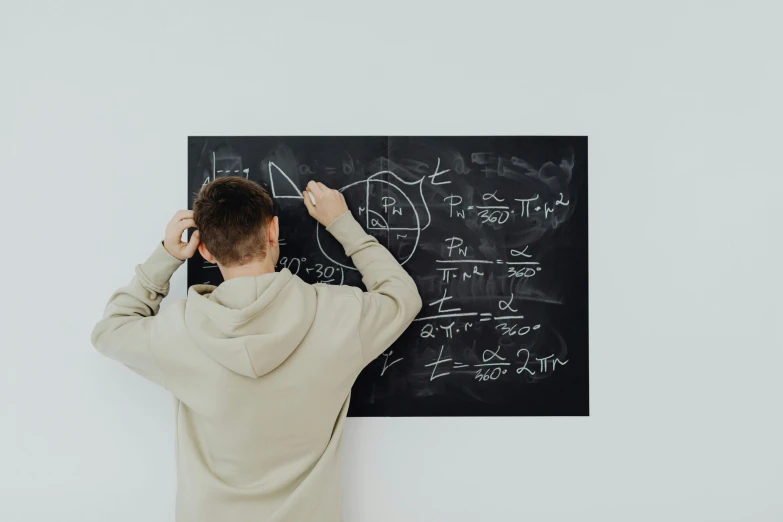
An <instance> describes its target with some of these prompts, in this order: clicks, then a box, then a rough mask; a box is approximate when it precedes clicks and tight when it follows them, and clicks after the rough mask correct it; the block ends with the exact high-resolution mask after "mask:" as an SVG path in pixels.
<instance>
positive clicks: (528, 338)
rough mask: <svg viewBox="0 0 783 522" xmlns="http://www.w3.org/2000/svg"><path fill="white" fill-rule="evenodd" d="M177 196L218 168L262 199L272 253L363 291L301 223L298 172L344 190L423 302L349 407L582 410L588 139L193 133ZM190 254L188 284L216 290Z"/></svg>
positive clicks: (323, 236)
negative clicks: (265, 198)
mask: <svg viewBox="0 0 783 522" xmlns="http://www.w3.org/2000/svg"><path fill="white" fill-rule="evenodd" d="M188 171H189V173H188V196H189V199H190V202H191V203H192V201H193V197H194V196H195V194H196V193H198V191H199V189H200V188H201V187H202V186H203V185H204V184H206V183H209V182H210V181H212V180H214V179H215V178H218V177H221V176H245V177H247V178H249V179H251V180H253V181H256V182H257V183H260V184H262V185H263V186H265V187H266V188H267V189H268V190H269V191H270V192H271V193H272V195H273V197H274V199H275V202H276V205H277V212H278V215H279V216H280V228H281V234H280V237H281V258H280V263H279V267H278V268H280V267H288V268H289V269H290V270H291V271H292V272H293V273H295V274H298V275H299V277H301V278H302V279H304V280H305V281H307V282H310V283H315V282H328V283H332V284H346V285H354V286H359V287H361V278H360V276H359V273H358V272H357V271H356V270H355V269H354V268H353V265H352V264H351V261H350V259H348V258H346V257H345V255H344V253H343V251H342V248H341V247H340V246H339V244H338V243H337V242H336V241H335V240H334V239H333V238H332V237H330V236H329V234H328V233H326V232H325V231H324V230H323V228H322V227H320V226H317V224H316V222H315V221H314V220H313V219H312V218H310V217H309V216H308V214H307V212H306V210H305V207H304V205H303V203H302V200H301V198H302V196H301V190H302V189H303V188H304V187H305V185H306V184H307V182H308V181H309V180H311V179H316V180H318V181H322V182H323V183H325V184H327V185H328V186H330V187H332V188H337V189H340V190H342V191H343V194H344V195H345V198H346V200H347V201H348V205H349V207H350V208H351V210H352V212H353V213H354V215H355V216H356V218H357V219H358V220H359V222H360V223H361V224H362V225H363V226H364V227H365V228H366V229H367V230H368V232H369V233H371V234H373V235H374V236H375V237H377V238H378V240H379V241H380V242H381V243H382V244H383V245H385V246H387V247H388V248H389V250H390V251H391V252H392V253H393V254H394V255H395V256H396V257H397V259H399V260H400V262H401V263H403V266H404V267H405V268H406V270H408V272H409V273H410V274H411V276H413V278H414V280H415V281H416V284H417V285H418V287H419V290H420V292H421V295H422V298H423V301H424V308H423V309H422V311H421V313H420V314H419V317H418V318H417V319H416V321H415V322H414V323H413V325H412V326H411V327H410V328H409V329H408V330H407V331H406V332H405V334H403V336H402V337H401V338H400V339H399V340H398V341H397V342H396V343H395V344H394V345H393V346H392V347H391V348H390V349H389V350H387V351H386V352H385V353H384V354H383V355H382V356H381V357H379V358H378V359H377V360H375V361H374V362H372V363H371V364H370V365H369V366H368V367H367V368H366V369H365V370H364V371H363V372H362V374H361V375H360V376H359V378H358V380H357V381H356V384H355V385H354V388H353V393H352V397H351V407H350V410H349V414H350V415H353V416H477V415H478V416H480V415H492V416H500V415H588V411H589V394H588V269H587V138H586V137H573V136H568V137H556V136H540V137H539V136H502V137H489V136H460V137H386V136H379V137H368V136H362V137H346V136H335V137H304V136H297V137H280V136H275V137H271V136H264V137H191V138H189V141H188ZM221 281H222V279H221V276H220V271H219V270H218V269H217V268H216V267H215V266H211V265H209V264H208V263H206V262H205V261H204V260H203V259H202V258H201V257H199V256H198V255H196V256H195V257H194V258H192V259H191V260H189V262H188V285H189V286H190V285H193V284H198V283H210V284H214V285H217V284H220V282H221Z"/></svg>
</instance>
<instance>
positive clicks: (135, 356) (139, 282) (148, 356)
mask: <svg viewBox="0 0 783 522" xmlns="http://www.w3.org/2000/svg"><path fill="white" fill-rule="evenodd" d="M182 263H183V261H180V260H179V259H177V258H175V257H174V256H172V255H171V254H169V252H168V251H167V250H166V249H165V247H164V246H163V243H162V242H161V243H160V244H159V245H158V246H157V248H156V249H155V250H154V251H153V253H152V255H150V257H149V258H148V259H147V261H145V262H144V263H143V264H141V265H138V266H137V267H136V276H135V277H134V278H133V279H132V280H131V282H130V284H128V286H125V287H123V288H120V289H119V290H117V291H116V292H114V294H113V295H112V296H111V299H109V303H108V304H107V305H106V310H105V312H104V314H103V319H102V320H101V321H100V322H98V324H97V325H95V328H94V329H93V332H92V344H93V345H94V346H95V348H96V349H97V350H98V351H99V352H100V353H102V354H103V355H105V356H106V357H109V358H111V359H114V360H116V361H119V362H121V363H123V364H124V365H126V366H127V367H129V368H130V369H131V370H133V371H134V372H136V373H138V374H140V375H142V376H143V377H146V378H147V379H149V380H151V381H153V382H155V383H158V384H160V385H161V386H164V387H165V379H164V376H163V372H162V371H161V370H160V368H159V367H158V365H157V363H156V362H155V356H154V354H153V351H152V342H151V330H152V325H153V322H154V321H155V314H157V313H158V310H159V308H160V302H161V301H162V300H163V298H164V297H165V296H166V295H167V294H168V293H169V280H170V279H171V276H172V275H174V272H176V270H177V268H179V267H180V265H182Z"/></svg>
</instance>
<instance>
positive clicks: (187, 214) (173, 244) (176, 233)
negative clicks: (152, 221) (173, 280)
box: [163, 210, 201, 261]
mask: <svg viewBox="0 0 783 522" xmlns="http://www.w3.org/2000/svg"><path fill="white" fill-rule="evenodd" d="M195 226H196V222H195V221H194V220H193V211H192V210H180V211H178V212H177V213H176V214H174V217H173V218H171V221H169V224H168V225H166V232H165V234H164V236H163V246H164V247H165V248H166V250H167V251H168V252H169V254H171V255H172V256H174V257H176V258H177V259H179V260H180V261H185V260H186V259H190V258H191V257H193V254H195V253H196V249H197V248H198V244H199V242H200V240H201V239H200V238H201V236H200V234H199V232H198V230H196V231H195V232H193V235H191V236H190V241H189V242H188V243H185V242H184V241H182V233H183V232H185V231H186V230H187V229H189V228H192V227H195Z"/></svg>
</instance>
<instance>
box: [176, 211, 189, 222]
mask: <svg viewBox="0 0 783 522" xmlns="http://www.w3.org/2000/svg"><path fill="white" fill-rule="evenodd" d="M183 219H193V211H192V210H178V211H177V213H176V214H174V217H173V218H171V221H181V220H183Z"/></svg>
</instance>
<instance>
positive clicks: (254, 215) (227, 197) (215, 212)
mask: <svg viewBox="0 0 783 522" xmlns="http://www.w3.org/2000/svg"><path fill="white" fill-rule="evenodd" d="M193 214H194V219H195V221H196V227H197V228H198V229H199V232H200V234H201V242H202V243H203V245H204V246H205V247H206V248H207V250H209V252H210V253H211V254H212V255H213V256H214V257H215V259H216V260H217V262H218V263H220V265H221V266H224V267H234V266H239V265H244V264H247V263H250V262H252V261H259V260H263V259H265V258H266V256H267V250H268V242H269V241H268V238H267V227H268V226H269V223H270V221H271V220H272V218H273V217H274V203H273V201H272V197H271V196H270V195H269V193H268V192H267V191H266V190H265V189H264V188H263V187H262V186H260V185H258V184H257V183H254V182H252V181H250V180H247V179H245V178H242V177H239V176H228V177H225V178H219V179H217V180H215V181H213V182H211V183H209V184H207V185H205V186H204V187H203V188H202V189H201V191H200V192H199V194H198V197H197V198H196V201H195V202H194V203H193Z"/></svg>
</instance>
